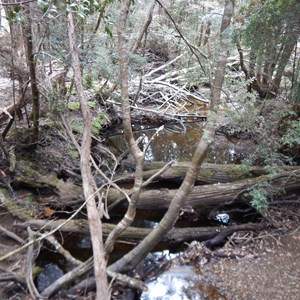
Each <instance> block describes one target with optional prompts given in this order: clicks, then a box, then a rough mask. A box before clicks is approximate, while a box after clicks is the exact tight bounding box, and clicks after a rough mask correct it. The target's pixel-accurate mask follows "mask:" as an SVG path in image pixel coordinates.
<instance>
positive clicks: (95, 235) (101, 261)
mask: <svg viewBox="0 0 300 300" xmlns="http://www.w3.org/2000/svg"><path fill="white" fill-rule="evenodd" d="M68 36H69V44H70V52H71V58H72V67H73V70H74V80H75V85H76V89H77V93H78V97H79V101H80V107H81V112H82V116H83V124H84V129H83V135H82V142H81V149H80V168H81V176H82V187H83V192H84V196H85V199H86V208H87V212H88V221H89V228H90V233H91V239H92V247H93V258H94V272H95V278H96V287H97V294H96V299H97V300H107V299H110V292H109V287H108V282H107V276H106V260H105V254H104V245H103V240H102V223H101V218H102V216H103V205H99V209H98V208H97V205H96V201H95V191H94V185H93V182H94V178H93V176H92V172H91V168H90V147H91V116H90V112H89V108H88V105H87V99H86V97H85V94H84V90H83V85H82V78H81V71H80V63H79V56H78V52H77V48H76V37H75V27H74V20H73V13H72V12H69V14H68ZM99 200H101V199H99Z"/></svg>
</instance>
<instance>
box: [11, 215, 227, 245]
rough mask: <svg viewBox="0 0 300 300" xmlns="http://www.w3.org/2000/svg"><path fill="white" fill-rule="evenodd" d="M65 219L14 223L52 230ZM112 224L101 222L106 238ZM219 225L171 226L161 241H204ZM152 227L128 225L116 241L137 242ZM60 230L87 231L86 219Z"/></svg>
mask: <svg viewBox="0 0 300 300" xmlns="http://www.w3.org/2000/svg"><path fill="white" fill-rule="evenodd" d="M63 222H65V220H51V221H49V220H28V221H26V222H24V223H19V224H15V226H16V227H18V228H27V227H28V226H30V228H31V229H33V230H40V229H43V230H49V231H50V230H52V229H54V228H55V227H58V226H60V225H61V224H62V223H63ZM114 227H115V225H113V224H107V223H103V224H102V230H103V236H104V238H106V237H107V236H108V234H109V233H110V232H111V231H112V230H113V229H114ZM221 229H222V228H221V227H191V228H173V229H172V230H171V231H169V233H168V234H167V235H166V236H164V237H163V239H162V242H168V243H170V242H177V243H181V242H189V241H193V240H198V241H205V240H208V239H211V238H213V237H215V236H216V235H218V234H219V233H220V231H221ZM151 230H152V229H149V228H140V227H129V228H127V229H126V231H124V232H123V233H122V234H121V235H120V237H119V238H118V241H119V242H120V241H126V242H133V243H135V242H139V241H140V240H142V239H143V238H145V237H146V236H147V235H148V234H149V233H150V232H151ZM60 231H61V232H68V233H70V232H72V233H78V234H86V233H89V227H88V221H86V220H70V221H69V222H68V223H66V224H65V225H64V226H63V227H62V228H61V229H60Z"/></svg>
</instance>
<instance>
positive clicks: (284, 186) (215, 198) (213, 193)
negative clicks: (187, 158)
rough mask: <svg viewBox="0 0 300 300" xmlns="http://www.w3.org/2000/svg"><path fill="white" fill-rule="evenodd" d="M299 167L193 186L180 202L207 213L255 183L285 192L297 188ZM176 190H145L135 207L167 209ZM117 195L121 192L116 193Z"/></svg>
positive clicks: (299, 179) (238, 198) (299, 186)
mask: <svg viewBox="0 0 300 300" xmlns="http://www.w3.org/2000/svg"><path fill="white" fill-rule="evenodd" d="M299 176H300V170H299V169H298V170H295V171H290V172H282V173H278V174H275V175H263V176H259V177H256V178H248V179H244V180H239V181H235V182H230V183H220V184H218V183H215V184H210V185H199V186H195V187H194V188H193V190H192V191H191V193H190V194H189V195H187V196H186V199H185V202H184V205H186V206H191V207H193V208H194V209H196V210H200V211H202V212H203V213H207V212H208V211H210V209H211V208H214V207H216V206H219V205H224V204H226V203H227V202H231V201H232V200H233V199H235V202H237V203H238V202H241V201H243V199H242V198H241V197H240V196H241V195H242V194H244V193H246V192H248V191H250V190H252V189H253V187H255V185H257V184H260V183H263V182H268V183H269V184H270V187H269V189H268V190H269V191H270V193H271V194H272V193H273V194H276V192H279V191H280V190H281V191H283V190H284V191H285V192H287V193H291V192H295V191H299V190H300V177H299ZM176 193H177V190H171V189H166V188H162V189H149V190H144V191H143V192H142V193H141V196H140V200H139V202H138V206H137V208H138V209H141V210H163V209H167V208H168V207H169V205H170V203H171V202H172V201H173V200H172V199H173V198H174V197H175V195H176ZM112 195H114V196H113V198H114V199H116V198H118V196H117V194H115V193H114V194H113V193H112V194H111V196H112ZM119 195H120V196H121V194H119Z"/></svg>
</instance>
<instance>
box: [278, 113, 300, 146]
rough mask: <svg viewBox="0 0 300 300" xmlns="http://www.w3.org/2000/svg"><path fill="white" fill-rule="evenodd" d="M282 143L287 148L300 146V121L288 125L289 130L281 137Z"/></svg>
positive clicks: (293, 121)
mask: <svg viewBox="0 0 300 300" xmlns="http://www.w3.org/2000/svg"><path fill="white" fill-rule="evenodd" d="M281 142H282V143H283V144H285V145H287V146H295V145H300V119H297V120H292V121H289V122H288V123H287V130H286V133H285V134H284V135H283V136H282V137H281Z"/></svg>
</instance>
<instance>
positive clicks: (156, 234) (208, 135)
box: [109, 0, 234, 272]
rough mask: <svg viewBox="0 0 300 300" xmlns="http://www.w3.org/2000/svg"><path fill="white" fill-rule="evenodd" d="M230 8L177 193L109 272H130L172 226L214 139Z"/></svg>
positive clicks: (227, 7)
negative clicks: (204, 114) (207, 110)
mask: <svg viewBox="0 0 300 300" xmlns="http://www.w3.org/2000/svg"><path fill="white" fill-rule="evenodd" d="M233 7H234V5H233V1H231V0H225V9H224V14H223V19H222V25H221V37H220V54H219V60H218V64H217V68H216V74H215V80H214V84H213V87H212V91H211V110H212V113H211V114H210V117H209V121H208V123H207V125H206V127H205V129H204V132H203V135H202V138H201V140H200V142H199V144H198V146H197V149H196V151H195V154H194V157H193V159H192V163H191V166H190V167H189V169H188V172H187V174H186V177H185V179H184V181H183V183H182V185H181V186H180V188H179V190H178V192H177V193H176V195H175V196H174V198H173V200H172V202H171V204H170V206H169V209H168V211H167V213H166V214H165V216H164V217H163V219H162V220H161V221H160V223H159V224H158V225H157V227H156V228H155V229H154V230H153V231H152V232H151V233H150V234H149V235H148V236H147V237H146V238H145V239H144V240H143V241H142V242H141V243H140V244H139V245H138V246H137V247H135V248H134V249H133V250H132V251H130V252H129V253H128V254H126V255H125V256H124V257H123V258H121V259H120V260H118V261H117V262H115V263H114V264H113V265H111V266H110V267H109V269H110V270H113V271H117V272H126V271H128V270H131V269H133V268H134V267H135V266H136V265H137V264H138V263H139V262H140V261H142V260H143V259H144V258H145V257H146V256H147V254H148V253H149V252H150V251H151V250H152V249H153V248H154V247H155V246H156V245H157V243H158V242H159V241H160V240H161V238H162V237H163V236H164V235H165V234H166V233H167V232H168V231H169V230H170V229H171V228H172V227H173V226H174V225H175V223H176V221H177V219H178V216H179V212H180V208H181V207H182V205H183V204H184V200H185V199H186V197H187V195H188V194H189V193H190V192H191V190H192V188H193V185H194V182H195V178H196V175H197V173H198V171H199V169H200V166H201V164H202V163H203V161H204V159H205V156H206V154H207V151H208V149H209V147H210V145H211V143H212V142H213V139H214V133H215V125H216V116H215V114H214V113H213V112H214V110H215V109H216V104H217V103H218V101H219V99H220V94H221V88H222V84H223V80H224V73H225V67H226V61H227V42H226V38H223V36H222V35H223V32H224V31H225V29H226V28H227V27H228V26H229V25H230V22H231V18H232V14H233Z"/></svg>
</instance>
